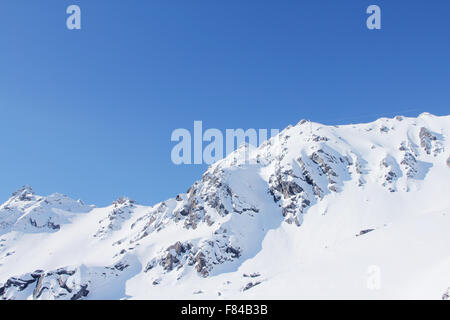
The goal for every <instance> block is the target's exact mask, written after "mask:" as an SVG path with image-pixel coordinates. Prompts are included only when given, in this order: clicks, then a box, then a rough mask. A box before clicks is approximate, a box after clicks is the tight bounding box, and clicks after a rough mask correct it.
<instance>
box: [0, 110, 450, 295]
mask: <svg viewBox="0 0 450 320" xmlns="http://www.w3.org/2000/svg"><path fill="white" fill-rule="evenodd" d="M449 130H450V116H445V117H437V116H433V115H430V114H422V115H420V116H419V117H418V118H406V117H396V118H394V119H387V118H382V119H379V120H377V121H375V122H372V123H367V124H351V125H345V126H338V127H336V126H325V125H322V124H318V123H311V122H307V121H306V122H305V121H301V122H299V123H298V124H297V125H296V126H290V127H288V128H287V129H285V130H284V131H283V132H281V133H280V134H279V135H278V136H277V137H274V138H271V139H270V140H269V141H267V142H266V143H264V144H263V145H262V146H261V147H260V148H257V149H256V148H252V147H251V146H248V145H243V146H241V147H240V148H239V149H238V150H237V151H236V152H234V153H232V154H230V155H229V156H228V157H227V158H225V159H223V160H221V161H218V162H217V163H216V164H214V165H212V166H211V167H210V168H209V169H208V170H207V172H205V174H204V175H203V177H202V178H201V180H199V181H197V182H196V183H194V184H193V186H192V187H191V188H190V190H189V191H188V192H187V193H186V194H182V195H179V196H177V198H175V199H169V200H167V201H165V202H163V203H159V204H156V205H154V206H152V207H146V206H142V205H139V204H137V203H135V202H134V201H132V200H130V199H126V198H122V199H118V200H117V201H115V202H114V203H113V204H112V205H111V206H108V207H105V208H97V207H95V206H87V205H85V204H84V203H82V202H81V201H76V200H73V199H70V198H69V197H67V196H64V195H60V194H53V195H50V196H47V197H42V196H38V195H36V194H35V193H34V191H33V190H32V189H31V187H29V186H25V187H24V188H22V189H20V190H18V191H17V192H15V193H14V194H13V195H12V197H11V198H10V199H9V200H8V201H7V202H5V203H4V204H3V205H1V206H0V298H3V299H32V298H36V299H72V298H73V299H186V298H188V299H281V298H285V299H313V298H322V299H323V298H325V299H355V298H356V299H399V298H401V299H442V297H444V296H445V294H446V292H447V290H448V288H449V286H450V272H449V270H450V251H449V250H448V247H449V244H450V233H449V232H448V230H449V229H450V198H449V197H447V195H448V194H449V191H450V186H449V184H448V181H450V167H449V166H448V161H449V160H448V159H449V158H450V157H449V147H450V146H449V143H448V136H449ZM247 155H248V156H249V158H250V160H251V161H249V162H246V161H245V159H246V158H245V157H246V156H247ZM37 271H39V272H37ZM371 281H372V282H371ZM373 281H375V282H373ZM23 283H28V284H27V285H23ZM374 283H375V286H374V285H373V284H374ZM21 286H22V287H23V286H26V288H24V289H21Z"/></svg>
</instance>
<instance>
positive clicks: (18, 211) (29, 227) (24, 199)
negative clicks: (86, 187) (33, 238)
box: [0, 186, 92, 234]
mask: <svg viewBox="0 0 450 320" xmlns="http://www.w3.org/2000/svg"><path fill="white" fill-rule="evenodd" d="M91 210H92V207H91V206H86V205H85V204H84V203H83V202H82V201H81V200H78V201H76V200H73V199H70V198H69V197H67V196H66V195H63V194H59V193H54V194H52V195H50V196H47V197H41V196H37V195H36V194H35V193H34V191H33V189H32V188H31V187H30V186H24V187H23V188H21V189H19V190H17V191H16V192H14V193H13V194H12V196H11V198H10V199H9V200H8V201H7V202H5V203H4V204H3V205H1V206H0V234H2V233H7V232H9V231H20V232H30V233H36V232H57V231H59V229H60V228H61V225H63V224H66V223H70V218H71V217H72V216H73V215H75V214H78V213H87V212H89V211H91Z"/></svg>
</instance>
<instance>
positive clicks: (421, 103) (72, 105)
mask: <svg viewBox="0 0 450 320" xmlns="http://www.w3.org/2000/svg"><path fill="white" fill-rule="evenodd" d="M71 4H78V5H79V6H80V7H81V9H82V30H80V31H69V30H67V29H66V17H67V14H66V12H65V11H66V8H67V6H68V5H71ZM370 4H377V5H379V6H380V7H381V9H382V30H380V31H370V30H368V29H367V28H366V25H365V20H366V17H367V15H366V13H365V9H366V8H367V7H368V6H369V5H370ZM449 14H450V1H448V0H433V1H425V0H422V1H421V0H409V1H402V0H395V1H392V0H389V1H381V0H371V1H364V0H354V1H351V0H345V1H336V0H302V1H300V0H295V1H294V0H292V1H288V0H283V1H273V0H270V1H269V0H267V1H256V0H239V1H238V0H229V1H223V0H221V1H219V0H195V1H181V0H174V1H166V0H164V1H163V0H151V1H143V0H127V1H125V0H123V1H118V0H108V1H106V0H95V1H93V0H40V1H37V0H28V1H25V0H2V1H1V2H0V41H1V50H0V117H1V125H0V150H1V156H0V180H1V183H0V201H3V200H6V199H7V198H8V197H9V195H10V193H11V192H12V191H14V190H15V189H17V188H18V187H20V186H21V185H23V184H31V185H32V186H33V187H34V189H35V190H36V191H37V192H38V193H39V194H49V193H52V192H62V193H66V194H68V195H70V196H72V197H74V198H81V199H83V200H85V201H86V202H88V203H96V204H99V205H106V204H109V203H110V202H111V201H112V200H114V199H115V198H117V197H118V196H121V195H127V196H130V197H132V198H134V199H136V200H137V201H139V202H140V203H143V204H153V203H155V202H157V201H161V200H164V199H166V198H168V197H171V196H174V195H176V194H177V193H180V192H184V191H185V190H186V189H187V188H188V187H189V186H190V185H191V184H192V183H193V182H194V181H195V180H197V179H198V178H200V176H201V174H202V172H203V171H204V170H205V166H175V165H174V164H172V162H171V160H170V150H171V148H172V147H173V146H174V144H173V143H171V142H170V135H171V132H172V131H173V130H174V129H176V128H192V126H193V121H194V120H202V121H203V124H204V126H205V127H207V128H212V127H214V128H219V129H225V128H240V127H242V128H280V129H281V128H284V127H286V126H287V125H289V124H295V123H297V122H298V121H299V120H300V119H302V118H307V119H311V120H313V121H317V122H324V123H327V124H340V123H347V122H362V121H372V120H374V119H376V118H377V117H378V116H379V115H387V116H394V115H395V114H397V113H401V114H405V115H414V116H416V115H417V114H419V113H420V112H422V111H428V112H431V113H434V114H438V115H444V114H449V113H450V112H449V109H450V108H449V102H450V38H449V37H450V19H449Z"/></svg>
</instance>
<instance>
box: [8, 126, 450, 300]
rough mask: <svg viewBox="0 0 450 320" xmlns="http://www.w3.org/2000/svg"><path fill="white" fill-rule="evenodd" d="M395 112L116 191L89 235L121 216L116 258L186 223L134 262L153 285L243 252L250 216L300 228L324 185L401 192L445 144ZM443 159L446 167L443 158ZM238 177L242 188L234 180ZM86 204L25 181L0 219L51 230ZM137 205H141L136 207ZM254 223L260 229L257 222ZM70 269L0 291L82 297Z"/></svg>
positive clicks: (254, 241) (304, 129)
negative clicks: (159, 185) (152, 192)
mask: <svg viewBox="0 0 450 320" xmlns="http://www.w3.org/2000/svg"><path fill="white" fill-rule="evenodd" d="M404 121H412V120H405V119H404V118H403V117H396V118H395V119H380V120H378V121H376V122H374V123H371V124H364V125H358V126H344V127H342V128H341V127H331V126H322V125H319V124H312V123H310V122H308V121H301V122H299V124H298V125H296V126H290V127H288V128H287V129H286V130H284V131H283V132H281V133H280V135H279V136H277V137H276V138H272V139H270V140H268V141H266V142H265V143H264V144H262V145H261V147H260V148H258V149H251V147H249V146H247V145H244V146H241V147H240V148H239V149H238V150H237V151H235V152H234V153H232V154H230V155H229V156H228V157H227V158H225V159H223V160H221V161H219V162H217V163H216V164H214V165H212V166H211V167H210V168H208V170H207V171H206V172H205V174H204V175H203V176H202V178H201V180H199V181H197V182H195V183H194V184H193V185H192V186H191V187H190V188H189V190H188V191H187V192H186V193H184V194H180V195H178V196H177V197H176V198H173V199H169V200H167V201H164V202H161V203H159V204H157V205H155V206H153V207H148V208H145V207H143V206H139V205H137V204H136V203H135V202H134V201H132V200H130V199H128V198H120V199H118V200H117V201H116V202H114V203H113V205H112V207H111V208H109V207H108V213H107V214H106V215H105V216H104V217H103V218H102V219H100V220H99V221H98V223H99V228H98V230H97V232H96V233H95V234H94V237H96V238H98V239H99V241H105V242H107V241H109V240H108V239H109V238H110V236H112V235H114V234H115V232H117V231H122V230H123V229H124V228H125V225H126V226H127V227H126V228H129V230H126V233H124V234H126V235H125V236H124V237H122V238H121V239H120V240H115V241H114V242H113V243H112V245H113V246H114V247H115V248H117V254H116V257H120V259H122V258H123V256H125V255H126V254H128V253H132V251H133V250H136V248H138V247H139V248H142V247H144V246H145V245H146V243H148V242H146V241H148V240H149V239H150V238H151V236H153V235H155V234H158V233H161V232H165V231H167V229H169V227H170V228H171V229H173V228H177V229H178V230H180V231H187V233H186V232H184V233H183V234H184V235H186V234H192V236H191V237H187V236H184V237H183V238H182V239H181V238H180V239H178V238H176V234H175V235H174V238H173V242H172V243H170V244H164V245H161V246H159V247H156V250H154V251H152V255H151V256H150V257H149V258H148V259H147V260H146V261H142V265H143V268H142V272H144V273H145V274H147V275H148V276H149V277H153V278H154V281H153V284H154V285H158V284H160V283H161V281H163V280H164V279H163V278H164V276H165V275H168V274H171V275H173V274H174V275H175V276H176V278H177V279H181V278H182V277H183V275H185V274H186V273H188V272H189V271H191V270H192V271H194V272H196V273H198V275H200V276H202V277H208V276H210V275H211V274H213V273H214V270H215V268H216V267H218V266H219V265H223V264H226V263H231V262H236V261H238V260H239V259H241V260H242V259H245V258H246V257H250V256H251V255H250V254H251V253H249V251H251V248H254V247H257V246H259V245H260V243H259V242H260V241H262V239H263V237H264V234H263V235H261V236H260V237H259V238H257V237H254V236H249V237H246V234H250V233H249V232H250V231H249V230H251V229H252V228H256V227H255V226H254V225H258V224H261V226H264V223H263V222H264V221H266V220H267V219H268V218H270V219H274V221H278V220H279V221H280V223H282V222H283V221H284V222H285V223H288V224H293V225H296V226H298V227H301V225H302V223H303V220H304V219H303V217H304V215H305V214H308V210H309V209H310V208H311V207H312V206H314V205H316V204H318V203H320V202H321V201H326V198H327V196H329V195H331V194H335V195H338V194H339V193H341V192H342V191H343V190H344V189H345V188H346V185H347V184H350V185H353V186H355V187H357V188H361V189H363V188H365V186H366V185H368V184H371V185H374V186H376V185H377V186H378V187H379V188H380V192H390V193H396V192H407V191H408V188H399V183H403V184H405V183H406V184H408V183H415V182H414V181H416V180H420V179H424V178H425V176H426V173H427V171H428V169H429V168H430V167H432V166H433V165H434V163H435V161H436V159H438V157H440V156H441V155H443V154H444V152H446V150H445V148H444V142H445V137H444V136H443V135H442V134H439V133H437V132H434V131H433V130H432V129H431V128H428V127H426V126H422V124H421V125H419V126H417V125H416V124H415V123H414V122H412V124H411V125H409V126H408V129H407V130H405V129H402V130H401V131H398V129H397V126H399V124H401V123H404ZM349 135H351V136H361V141H363V142H362V143H361V145H359V144H358V146H356V147H355V146H354V145H352V143H349V142H347V140H348V137H349ZM439 159H442V158H439ZM439 161H442V160H439ZM443 161H444V162H446V163H447V165H448V166H449V167H450V157H448V158H447V157H445V159H444V160H443ZM254 181H256V182H254ZM246 183H248V184H249V187H248V188H243V187H242V186H243V185H246ZM252 183H253V184H252ZM404 190H405V191H404ZM88 209H89V210H90V209H91V207H87V206H85V205H84V204H82V203H81V202H74V201H73V200H69V199H68V198H66V197H65V196H60V195H53V196H50V197H39V196H36V195H35V194H34V192H32V190H31V189H30V188H24V189H21V190H19V191H17V192H16V193H14V194H13V196H12V198H11V199H10V200H8V202H6V203H5V204H4V205H2V206H1V207H0V226H1V228H2V230H11V229H12V228H13V227H17V226H19V225H20V224H18V221H25V224H27V228H28V229H27V228H23V227H21V229H20V230H22V231H24V230H31V229H33V230H35V232H50V231H51V232H59V229H60V227H59V226H60V225H61V224H63V223H67V221H68V218H67V213H68V212H79V211H86V210H88ZM109 209H110V210H109ZM138 209H139V210H140V211H139V212H141V211H142V212H143V213H142V214H140V213H139V214H137V215H135V213H136V212H137V211H138ZM64 219H66V220H64ZM127 221H129V223H127V224H125V222H127ZM249 223H252V224H254V225H249ZM8 228H9V229H8ZM30 228H31V229H30ZM260 229H261V230H264V231H263V232H267V228H265V227H262V228H260ZM199 230H200V231H201V232H200V231H199ZM205 230H206V231H205ZM5 232H6V231H5ZM252 237H253V238H252ZM0 245H1V244H0ZM249 248H250V249H249ZM0 249H1V247H0ZM64 270H65V269H64ZM76 270H77V269H69V271H67V270H66V271H67V273H68V274H58V271H53V272H47V273H44V272H42V271H41V272H33V273H29V274H27V275H25V276H22V277H19V278H11V279H10V280H8V281H7V283H6V284H5V285H4V286H3V287H1V288H0V296H2V297H4V298H5V297H6V298H8V297H17V296H20V294H19V293H20V292H23V291H24V290H28V289H27V288H29V287H33V297H34V298H41V297H45V298H55V299H56V298H73V297H75V298H83V297H84V294H85V293H86V292H87V291H89V290H90V289H91V288H92V285H93V284H92V283H88V281H81V280H76V281H75V280H74V279H75V278H76V279H81V278H82V277H78V276H77V275H78V274H79V272H78V271H76ZM108 270H109V269H108ZM72 272H74V273H73V274H71V275H70V274H69V273H72ZM114 272H117V268H115V269H114ZM77 277H78V278H77ZM253 285H256V284H253ZM39 288H41V289H39ZM42 288H45V290H44V291H43V292H41V291H42V290H43V289H42ZM68 289H70V290H68ZM246 290H248V289H246ZM35 292H36V293H35ZM86 294H87V293H86Z"/></svg>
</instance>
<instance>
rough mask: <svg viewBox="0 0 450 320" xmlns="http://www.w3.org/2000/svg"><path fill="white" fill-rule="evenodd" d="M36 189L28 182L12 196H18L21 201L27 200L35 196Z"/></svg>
mask: <svg viewBox="0 0 450 320" xmlns="http://www.w3.org/2000/svg"><path fill="white" fill-rule="evenodd" d="M34 195H35V193H34V190H33V188H32V187H31V186H30V185H28V184H26V185H24V186H23V187H21V188H19V189H18V190H16V191H15V192H13V194H12V197H14V198H18V199H19V200H21V201H27V200H30V199H31V197H32V196H34Z"/></svg>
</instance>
